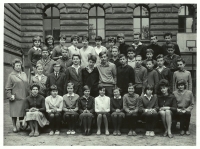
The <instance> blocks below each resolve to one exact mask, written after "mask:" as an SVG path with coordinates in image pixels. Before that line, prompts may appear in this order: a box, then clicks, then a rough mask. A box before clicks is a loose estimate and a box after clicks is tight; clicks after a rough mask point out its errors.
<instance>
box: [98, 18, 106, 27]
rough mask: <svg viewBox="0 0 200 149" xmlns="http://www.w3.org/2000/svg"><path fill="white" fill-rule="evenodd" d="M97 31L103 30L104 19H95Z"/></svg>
mask: <svg viewBox="0 0 200 149" xmlns="http://www.w3.org/2000/svg"><path fill="white" fill-rule="evenodd" d="M97 23H98V29H104V27H105V25H104V19H97Z"/></svg>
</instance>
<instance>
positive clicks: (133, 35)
mask: <svg viewBox="0 0 200 149" xmlns="http://www.w3.org/2000/svg"><path fill="white" fill-rule="evenodd" d="M135 35H139V37H140V38H141V34H140V33H139V32H137V33H133V36H135Z"/></svg>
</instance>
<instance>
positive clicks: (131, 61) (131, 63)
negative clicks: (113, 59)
mask: <svg viewBox="0 0 200 149" xmlns="http://www.w3.org/2000/svg"><path fill="white" fill-rule="evenodd" d="M127 64H128V65H129V66H131V67H132V68H133V69H134V68H135V57H134V58H133V59H132V60H130V59H129V58H128V60H127Z"/></svg>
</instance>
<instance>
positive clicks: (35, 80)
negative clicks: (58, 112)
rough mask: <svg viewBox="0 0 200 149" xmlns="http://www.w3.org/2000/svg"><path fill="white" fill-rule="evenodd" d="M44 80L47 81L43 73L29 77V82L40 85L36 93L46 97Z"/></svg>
mask: <svg viewBox="0 0 200 149" xmlns="http://www.w3.org/2000/svg"><path fill="white" fill-rule="evenodd" d="M46 82H47V76H45V75H43V74H42V75H41V76H39V75H38V74H36V75H35V76H34V77H32V79H31V83H37V84H38V85H39V86H40V90H39V93H38V94H40V95H42V96H44V97H46V94H47V88H46Z"/></svg>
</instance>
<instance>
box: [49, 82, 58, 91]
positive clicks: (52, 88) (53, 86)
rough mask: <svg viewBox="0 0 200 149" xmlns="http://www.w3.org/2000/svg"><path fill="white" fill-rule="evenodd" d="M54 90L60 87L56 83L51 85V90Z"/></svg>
mask: <svg viewBox="0 0 200 149" xmlns="http://www.w3.org/2000/svg"><path fill="white" fill-rule="evenodd" d="M54 90H57V91H58V88H57V86H56V85H55V84H53V85H51V87H50V91H54Z"/></svg>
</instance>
